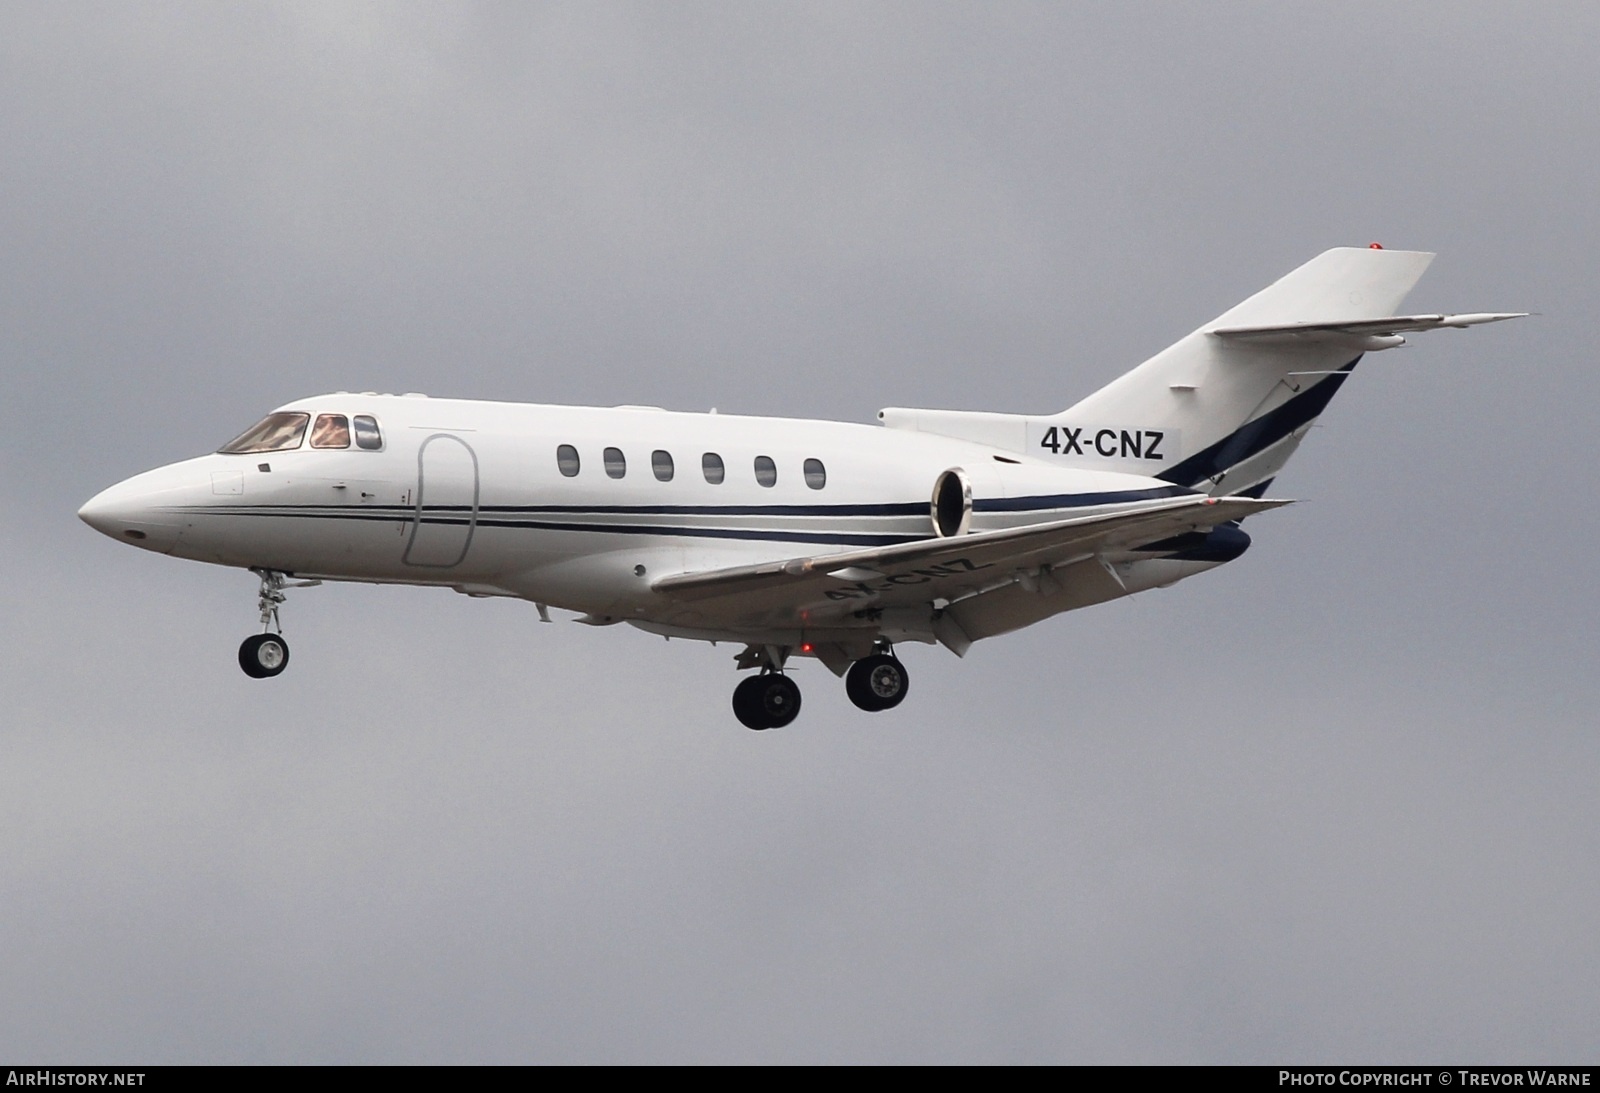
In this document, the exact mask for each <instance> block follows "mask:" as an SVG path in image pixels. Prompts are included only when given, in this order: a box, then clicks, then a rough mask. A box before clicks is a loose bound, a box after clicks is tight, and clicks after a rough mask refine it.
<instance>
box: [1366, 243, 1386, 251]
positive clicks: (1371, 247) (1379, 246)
mask: <svg viewBox="0 0 1600 1093" xmlns="http://www.w3.org/2000/svg"><path fill="white" fill-rule="evenodd" d="M1367 249H1368V250H1382V249H1383V244H1382V243H1368V244H1367Z"/></svg>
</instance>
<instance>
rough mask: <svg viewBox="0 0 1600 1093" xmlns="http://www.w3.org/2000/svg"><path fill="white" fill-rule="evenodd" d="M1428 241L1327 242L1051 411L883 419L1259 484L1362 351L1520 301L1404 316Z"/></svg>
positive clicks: (1110, 465) (1246, 490)
mask: <svg viewBox="0 0 1600 1093" xmlns="http://www.w3.org/2000/svg"><path fill="white" fill-rule="evenodd" d="M1432 261H1433V255H1432V254H1429V253H1426V252H1423V251H1400V250H1383V249H1380V248H1377V247H1365V248H1356V247H1339V248H1336V249H1334V250H1330V251H1326V252H1324V253H1322V254H1320V255H1318V256H1317V257H1316V258H1313V259H1312V260H1311V261H1309V262H1307V263H1306V264H1305V265H1303V266H1301V267H1300V268H1299V269H1296V270H1295V271H1294V272H1292V273H1290V274H1288V275H1287V276H1286V277H1283V278H1281V279H1280V280H1278V281H1276V282H1274V283H1273V284H1271V285H1268V286H1267V287H1266V288H1264V289H1262V290H1261V291H1260V292H1258V293H1256V294H1255V295H1254V296H1251V297H1250V298H1249V299H1248V300H1245V301H1244V302H1243V303H1241V304H1238V305H1237V306H1235V307H1233V308H1231V309H1230V310H1228V311H1226V312H1224V313H1223V314H1222V315H1220V316H1218V317H1217V318H1216V319H1214V320H1213V321H1211V322H1209V323H1207V324H1206V325H1204V326H1202V327H1201V328H1200V329H1198V330H1196V331H1194V333H1192V334H1190V335H1189V336H1188V337H1186V338H1184V339H1182V340H1181V341H1179V342H1177V343H1176V344H1174V345H1172V346H1170V347H1168V348H1167V349H1165V350H1163V351H1161V352H1160V353H1157V354H1156V355H1155V356H1154V357H1151V358H1150V359H1149V360H1147V361H1145V362H1144V363H1143V364H1141V365H1139V366H1138V367H1137V368H1135V369H1133V370H1132V371H1130V372H1128V373H1126V374H1125V375H1123V376H1121V377H1119V378H1118V379H1116V380H1113V381H1112V382H1111V383H1109V384H1107V385H1106V386H1105V387H1102V388H1101V389H1100V390H1098V391H1096V392H1095V393H1094V394H1092V395H1090V396H1089V397H1088V398H1086V399H1084V400H1083V401H1081V402H1079V403H1077V404H1076V405H1074V406H1072V407H1070V408H1068V409H1067V410H1064V411H1062V412H1061V413H1059V414H1053V415H1048V416H1042V417H1035V416H1029V415H1013V414H988V413H967V412H960V411H948V410H905V409H897V408H895V409H886V410H883V411H882V412H881V413H880V414H879V418H880V419H881V420H882V421H883V423H884V424H885V425H889V426H892V427H897V428H906V429H916V430H920V431H923V432H930V433H938V434H940V435H944V436H953V437H960V438H962V439H967V440H974V441H978V442H980V443H985V444H990V445H994V446H997V447H1000V448H1002V449H1005V450H1009V451H1016V452H1021V453H1024V454H1027V455H1031V456H1036V457H1041V458H1045V459H1049V460H1051V461H1054V462H1060V463H1062V464H1063V465H1068V466H1085V467H1097V468H1100V469H1104V470H1119V471H1127V472H1130V473H1136V474H1141V475H1146V476H1149V477H1153V478H1160V479H1163V480H1165V481H1167V482H1171V483H1173V484H1175V485H1180V486H1189V487H1192V488H1195V489H1199V490H1203V491H1205V492H1207V493H1212V494H1218V495H1235V496H1238V495H1243V496H1253V497H1260V496H1262V495H1263V494H1264V493H1265V491H1266V489H1267V487H1268V486H1269V485H1270V484H1271V482H1272V479H1273V477H1274V476H1276V475H1277V473H1278V472H1279V471H1280V470H1281V469H1282V468H1283V465H1284V464H1285V463H1286V462H1287V461H1288V459H1289V457H1290V456H1291V455H1293V454H1294V451H1295V449H1296V448H1297V447H1299V444H1300V441H1301V439H1302V438H1303V437H1304V436H1305V434H1306V432H1307V431H1308V430H1309V429H1310V428H1311V426H1312V424H1313V423H1315V421H1316V420H1317V418H1318V416H1319V415H1321V413H1322V411H1323V410H1324V409H1325V408H1326V407H1327V405H1328V403H1329V401H1331V400H1332V398H1333V396H1334V395H1335V394H1337V393H1338V391H1339V388H1340V386H1342V385H1343V384H1344V382H1345V380H1347V379H1348V378H1349V376H1350V372H1351V370H1352V369H1353V368H1355V366H1356V363H1357V362H1358V361H1359V360H1360V359H1361V358H1362V356H1363V355H1364V354H1366V353H1368V352H1371V351H1373V350H1380V349H1391V348H1393V347H1395V346H1398V345H1403V344H1404V343H1405V338H1404V337H1403V335H1404V334H1407V333H1411V332H1415V331H1423V330H1435V329H1439V328H1442V327H1466V326H1475V325H1478V324H1480V323H1488V322H1496V321H1499V320H1501V319H1511V318H1518V317H1520V316H1521V315H1522V314H1525V313H1520V312H1519V313H1495V314H1469V315H1399V314H1397V312H1398V310H1399V307H1400V303H1401V301H1403V300H1404V299H1405V297H1406V294H1407V293H1408V292H1410V291H1411V289H1412V287H1413V286H1414V285H1415V284H1416V283H1417V281H1418V280H1419V279H1420V278H1421V277H1422V274H1423V271H1425V270H1426V269H1427V268H1428V264H1429V263H1430V262H1432Z"/></svg>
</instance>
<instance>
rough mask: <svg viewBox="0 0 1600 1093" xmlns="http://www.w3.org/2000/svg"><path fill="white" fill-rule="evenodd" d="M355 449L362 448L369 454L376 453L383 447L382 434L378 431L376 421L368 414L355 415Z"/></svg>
mask: <svg viewBox="0 0 1600 1093" xmlns="http://www.w3.org/2000/svg"><path fill="white" fill-rule="evenodd" d="M355 423H356V447H358V448H364V449H366V450H367V451H369V452H375V451H378V450H379V449H381V448H382V447H383V434H382V433H380V432H379V431H378V419H377V418H375V417H373V416H372V415H370V414H357V415H356V416H355Z"/></svg>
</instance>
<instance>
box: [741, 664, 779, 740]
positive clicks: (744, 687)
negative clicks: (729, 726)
mask: <svg viewBox="0 0 1600 1093" xmlns="http://www.w3.org/2000/svg"><path fill="white" fill-rule="evenodd" d="M765 678H766V677H765V676H751V677H750V678H749V679H743V680H740V681H739V685H738V686H737V687H735V688H734V689H733V716H734V717H737V718H738V719H739V724H741V725H743V726H744V727H745V728H747V729H755V730H756V731H757V732H759V731H761V730H762V729H770V728H771V727H772V726H771V725H769V724H767V715H766V711H764V710H763V709H762V708H761V688H762V680H763V679H765Z"/></svg>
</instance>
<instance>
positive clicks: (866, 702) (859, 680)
mask: <svg viewBox="0 0 1600 1093" xmlns="http://www.w3.org/2000/svg"><path fill="white" fill-rule="evenodd" d="M879 649H880V650H881V651H880V652H877V653H873V654H872V655H871V656H869V657H862V658H861V659H860V660H858V661H856V662H855V663H854V664H852V665H850V671H849V672H847V673H846V674H845V677H844V691H845V694H847V695H849V696H850V701H851V702H854V703H855V704H856V706H857V707H859V708H860V709H863V710H866V711H868V712H869V713H876V712H878V711H879V710H889V709H893V708H894V707H896V706H898V705H900V703H901V701H902V700H903V699H904V698H905V697H906V691H907V690H908V689H909V688H910V686H911V680H910V677H909V676H907V675H906V666H905V665H904V664H901V663H900V660H899V658H898V657H896V656H895V655H894V651H893V650H892V649H890V648H889V647H888V646H887V645H880V646H879Z"/></svg>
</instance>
